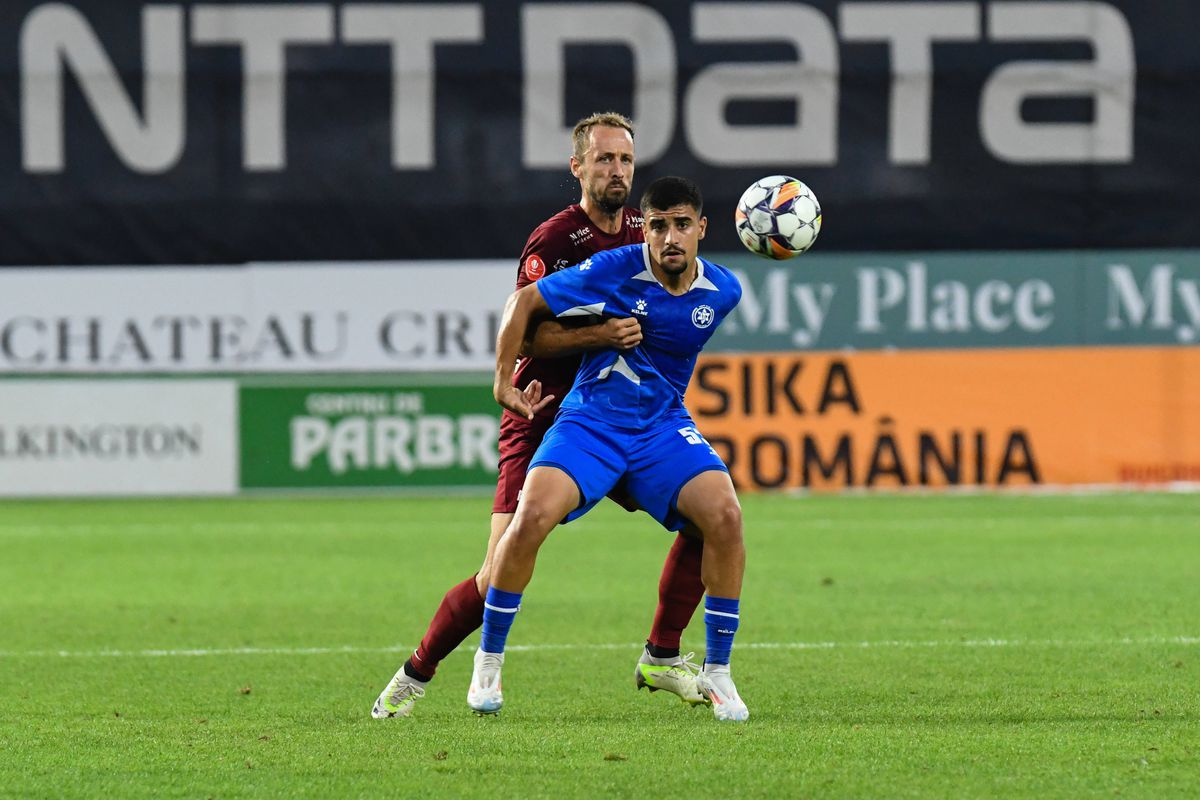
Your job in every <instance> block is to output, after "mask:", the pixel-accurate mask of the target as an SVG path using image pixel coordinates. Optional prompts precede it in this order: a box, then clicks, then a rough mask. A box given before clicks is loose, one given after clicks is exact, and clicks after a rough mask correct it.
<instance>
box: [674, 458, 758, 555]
mask: <svg viewBox="0 0 1200 800" xmlns="http://www.w3.org/2000/svg"><path fill="white" fill-rule="evenodd" d="M675 505H676V507H677V508H678V510H679V513H680V514H682V515H683V516H684V517H685V518H686V519H688V520H689V521H691V522H692V523H693V524H694V525H695V526H696V527H697V528H699V529H700V532H701V535H702V536H703V537H704V539H705V540H706V541H708V540H712V539H716V538H721V539H724V540H736V539H740V538H741V536H742V506H741V503H739V502H738V498H737V492H736V491H734V488H733V481H732V480H730V478H729V473H728V472H723V471H720V470H709V471H707V472H701V473H700V474H698V475H696V476H695V477H693V478H692V479H691V480H689V481H688V482H687V483H685V484H684V485H683V487H682V488H681V489H680V490H679V497H678V499H677V500H676V501H675Z"/></svg>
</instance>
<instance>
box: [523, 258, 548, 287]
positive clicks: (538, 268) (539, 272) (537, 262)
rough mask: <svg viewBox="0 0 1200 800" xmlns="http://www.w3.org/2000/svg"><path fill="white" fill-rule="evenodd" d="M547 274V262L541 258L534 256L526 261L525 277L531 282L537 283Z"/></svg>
mask: <svg viewBox="0 0 1200 800" xmlns="http://www.w3.org/2000/svg"><path fill="white" fill-rule="evenodd" d="M545 274H546V262H545V261H542V259H541V256H538V255H532V256H530V257H529V258H527V259H525V277H526V278H529V280H531V281H536V280H537V279H538V278H540V277H542V276H543V275H545Z"/></svg>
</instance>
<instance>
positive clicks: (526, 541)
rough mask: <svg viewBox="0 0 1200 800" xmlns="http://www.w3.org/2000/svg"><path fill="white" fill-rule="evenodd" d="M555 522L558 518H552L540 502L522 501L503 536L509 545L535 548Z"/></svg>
mask: <svg viewBox="0 0 1200 800" xmlns="http://www.w3.org/2000/svg"><path fill="white" fill-rule="evenodd" d="M557 523H558V520H556V519H552V516H551V514H550V511H549V509H547V508H545V507H544V506H542V505H541V504H540V503H537V502H528V503H524V504H522V505H521V507H520V509H518V511H517V516H516V517H515V518H514V519H513V521H512V524H511V525H509V526H508V530H507V531H506V532H505V534H504V538H505V539H508V540H509V547H516V548H520V549H529V548H532V549H534V550H536V549H537V548H538V546H540V545H541V543H542V540H543V539H545V538H546V534H548V533H549V532H550V529H551V528H553V527H554V526H555V525H556V524H557Z"/></svg>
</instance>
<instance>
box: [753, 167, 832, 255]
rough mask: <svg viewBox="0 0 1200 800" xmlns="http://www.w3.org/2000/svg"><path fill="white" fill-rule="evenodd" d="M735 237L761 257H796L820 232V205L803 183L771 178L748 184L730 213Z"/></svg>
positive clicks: (794, 180)
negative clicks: (735, 225)
mask: <svg viewBox="0 0 1200 800" xmlns="http://www.w3.org/2000/svg"><path fill="white" fill-rule="evenodd" d="M733 218H734V222H735V223H736V224H737V233H738V238H739V239H741V240H742V244H744V245H746V249H747V250H749V251H750V252H751V253H756V254H757V255H760V256H763V257H765V258H774V259H783V258H791V257H792V256H798V255H800V254H801V253H803V252H804V251H805V250H807V249H808V248H810V247H812V245H813V242H815V241H816V240H817V234H818V233H820V232H821V204H820V203H818V202H817V196H816V195H815V194H813V193H812V189H809V188H808V187H807V186H805V185H804V183H803V182H801V181H798V180H796V179H795V178H789V177H788V176H787V175H772V176H770V177H769V178H762V179H761V180H757V181H755V182H754V183H752V184H750V188H749V189H747V190H746V191H745V192H744V193H743V194H742V199H741V200H739V201H738V204H737V211H735V212H734V214H733Z"/></svg>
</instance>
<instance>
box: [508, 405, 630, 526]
mask: <svg viewBox="0 0 1200 800" xmlns="http://www.w3.org/2000/svg"><path fill="white" fill-rule="evenodd" d="M555 410H556V411H557V407H556V408H555ZM552 424H554V417H553V416H548V417H547V416H538V417H535V418H534V420H533V421H532V422H530V421H529V420H524V419H521V418H520V417H516V416H514V415H512V414H509V413H508V412H505V414H504V416H503V417H502V418H501V419H500V443H499V444H500V447H499V453H500V464H499V467H500V475H499V477H497V478H496V499H495V500H493V501H492V513H493V514H514V513H516V511H517V500H518V498H519V497H520V495H521V488H522V487H523V486H524V485H525V473H526V472H528V471H529V462H530V461H533V454H534V453H536V452H537V449H538V447H539V446H540V445H541V444H542V439H544V438H545V437H546V431H548V430H550V426H551V425H552ZM608 496H609V498H610V499H612V500H613V501H614V502H616V503H617V505H619V506H621V507H622V508H624V509H625V510H626V511H637V509H638V505H637V503H636V502H635V501H634V500H633V498H632V497H630V496H629V494H628V493H627V492H626V491H625V487H624V485H623V484H618V485H617V486H615V487H614V488H613V490H612V491H611V492H609V493H608Z"/></svg>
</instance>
